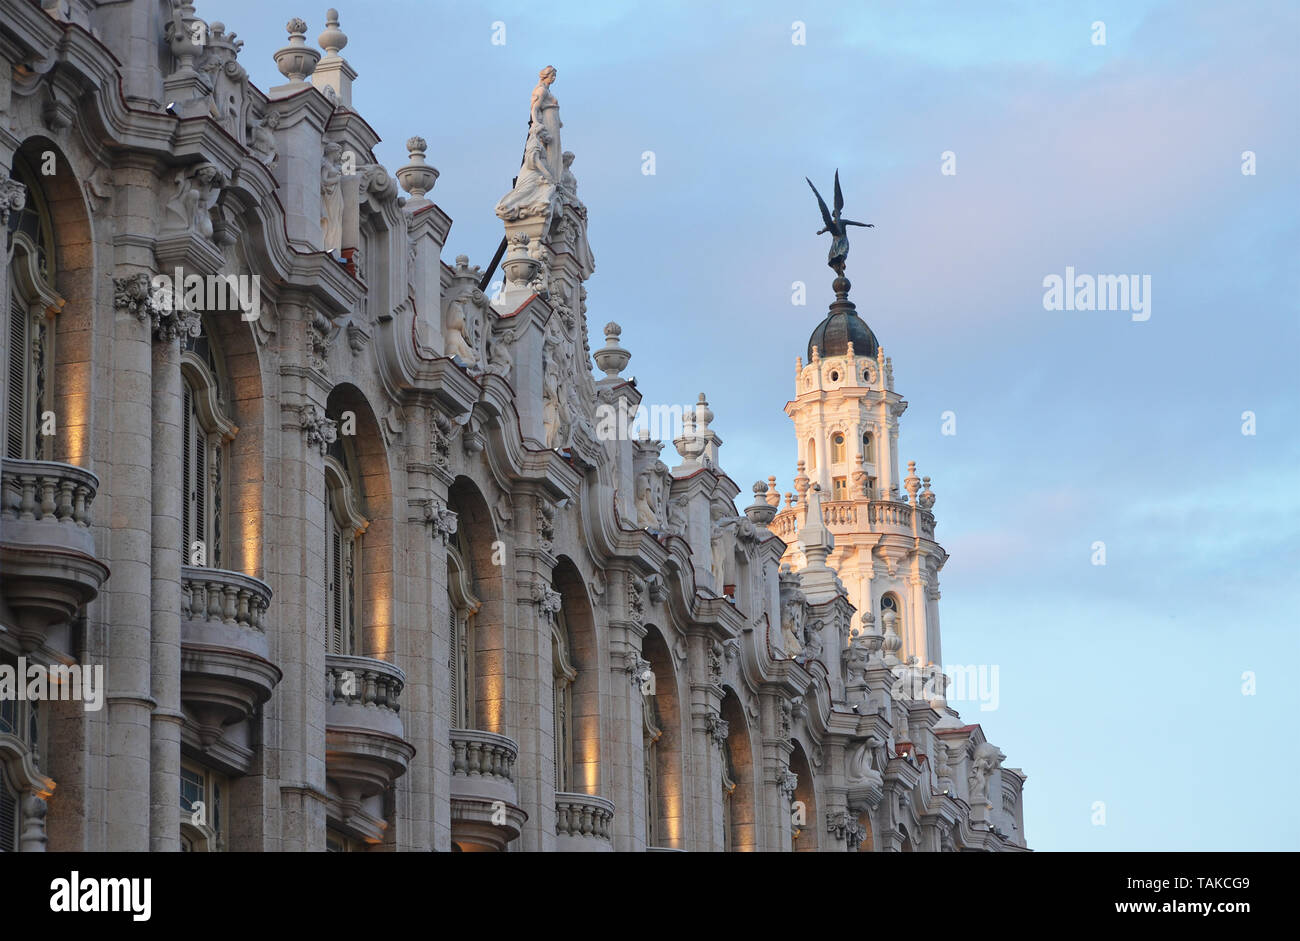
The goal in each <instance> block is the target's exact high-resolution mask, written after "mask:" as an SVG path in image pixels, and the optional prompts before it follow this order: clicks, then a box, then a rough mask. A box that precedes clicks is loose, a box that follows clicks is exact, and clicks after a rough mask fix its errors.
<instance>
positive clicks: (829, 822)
mask: <svg viewBox="0 0 1300 941" xmlns="http://www.w3.org/2000/svg"><path fill="white" fill-rule="evenodd" d="M826 832H827V833H829V834H831V835H832V836H834V837H835V838H836V839H839V840H843V841H844V842H845V843H847V844H848V848H849V852H850V853H851V852H854V851H855V850H856V849H857V848H858V845H859V844H861V843H862V841H863V840H864V839H866V837H867V831H866V828H865V827H863V826H862V824H860V823H858V819H857V818H856V817H854V816H853V815H852V814H850V813H849V812H848V811H847V810H828V811H827V812H826Z"/></svg>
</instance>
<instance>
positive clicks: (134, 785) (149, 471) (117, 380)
mask: <svg viewBox="0 0 1300 941" xmlns="http://www.w3.org/2000/svg"><path fill="white" fill-rule="evenodd" d="M143 173H144V169H143V168H132V169H131V170H127V171H124V173H123V177H124V179H122V181H121V183H122V185H124V186H126V185H131V184H132V183H138V184H139V185H140V186H142V187H143V186H145V185H146V184H147V182H148V181H147V178H142V179H139V180H136V179H134V177H136V176H139V175H141V174H143ZM137 273H142V274H144V275H145V277H146V279H147V278H148V276H149V272H148V271H147V270H144V271H141V269H140V268H139V267H136V268H133V269H132V270H129V271H122V272H121V276H120V277H119V278H116V279H115V285H116V286H117V287H118V291H117V296H116V298H115V302H114V312H115V317H114V336H113V355H112V364H111V368H112V371H113V375H112V411H111V417H110V424H111V427H112V429H113V438H112V482H113V486H112V501H111V503H110V506H111V511H110V513H111V516H110V519H109V520H108V521H107V522H108V526H107V529H108V561H109V565H111V567H112V569H113V575H112V578H110V579H109V580H108V582H107V583H106V584H105V586H104V587H105V591H104V592H103V593H102V594H101V597H104V596H107V598H106V601H107V610H108V611H110V612H111V624H110V625H109V626H108V630H107V635H108V663H107V664H106V668H105V671H104V673H105V678H106V682H107V684H108V695H107V697H106V698H107V700H108V705H107V713H108V715H107V723H106V735H107V742H106V751H107V754H108V780H107V782H106V790H107V804H106V806H105V808H104V816H105V825H106V827H107V840H106V842H105V845H104V848H105V849H107V850H109V851H112V852H144V851H146V850H148V849H149V845H150V844H149V812H150V800H149V785H150V781H149V761H150V725H151V718H150V717H151V713H152V711H153V707H154V701H153V699H152V697H151V692H152V689H151V683H150V672H149V670H150V656H151V650H150V636H149V635H150V626H151V610H152V603H151V595H150V592H151V588H152V585H151V582H150V564H151V561H152V553H151V546H152V541H153V530H152V520H153V507H152V504H153V488H152V485H151V480H152V477H153V468H152V461H153V432H152V420H151V417H150V416H151V410H152V407H153V396H152V380H151V376H152V372H153V366H152V356H151V350H150V341H149V333H150V330H151V329H152V325H151V323H150V313H151V311H150V307H149V305H148V302H147V295H146V296H144V297H141V296H139V295H136V296H134V297H128V296H127V295H126V294H124V293H123V289H124V287H125V285H126V283H127V281H129V280H132V279H133V278H134V276H135V275H136V274H137ZM177 801H179V795H177Z"/></svg>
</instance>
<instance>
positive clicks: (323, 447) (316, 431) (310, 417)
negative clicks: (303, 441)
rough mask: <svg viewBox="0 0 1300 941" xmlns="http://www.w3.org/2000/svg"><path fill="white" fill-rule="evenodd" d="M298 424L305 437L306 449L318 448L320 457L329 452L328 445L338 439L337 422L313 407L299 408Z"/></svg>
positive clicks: (304, 406)
mask: <svg viewBox="0 0 1300 941" xmlns="http://www.w3.org/2000/svg"><path fill="white" fill-rule="evenodd" d="M298 424H299V426H300V427H301V428H302V431H303V434H304V435H306V436H307V447H309V448H312V447H314V448H318V449H319V450H320V453H321V455H322V456H323V455H325V454H327V453H328V452H329V449H330V445H331V444H333V443H334V441H335V440H336V439H337V438H338V431H339V424H338V422H336V421H334V420H332V419H329V418H326V417H325V416H324V415H322V414H321V413H320V412H319V411H318V410H317V409H316V406H315V405H303V406H300V407H299V409H298Z"/></svg>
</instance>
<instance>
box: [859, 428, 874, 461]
mask: <svg viewBox="0 0 1300 941" xmlns="http://www.w3.org/2000/svg"><path fill="white" fill-rule="evenodd" d="M862 461H863V463H865V464H874V463H876V444H875V441H873V440H872V437H871V432H869V431H868V432H866V433H865V434H864V435H863V436H862Z"/></svg>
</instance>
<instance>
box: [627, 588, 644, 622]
mask: <svg viewBox="0 0 1300 941" xmlns="http://www.w3.org/2000/svg"><path fill="white" fill-rule="evenodd" d="M644 594H645V586H644V584H643V583H642V581H641V579H639V578H637V577H636V576H632V577H630V578H628V581H627V613H628V617H629V618H631V620H632V622H633V623H634V624H641V623H643V622H644V621H645V600H644V598H643V595H644Z"/></svg>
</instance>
